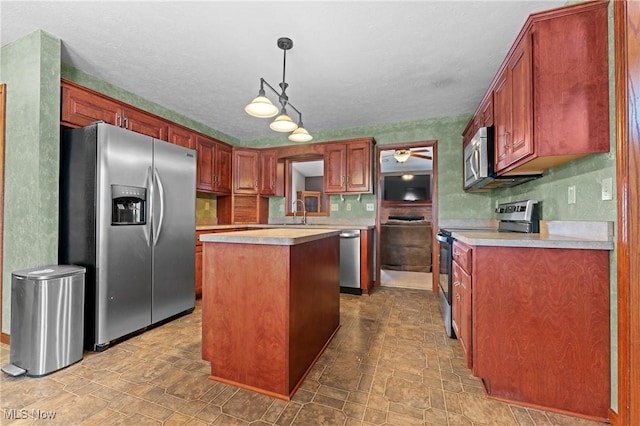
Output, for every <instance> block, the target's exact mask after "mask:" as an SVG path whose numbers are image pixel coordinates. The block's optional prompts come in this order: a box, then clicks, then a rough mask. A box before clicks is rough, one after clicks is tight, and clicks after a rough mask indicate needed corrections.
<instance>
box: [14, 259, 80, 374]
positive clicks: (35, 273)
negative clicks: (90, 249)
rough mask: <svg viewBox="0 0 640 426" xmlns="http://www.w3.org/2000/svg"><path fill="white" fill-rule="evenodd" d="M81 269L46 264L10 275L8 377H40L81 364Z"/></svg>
mask: <svg viewBox="0 0 640 426" xmlns="http://www.w3.org/2000/svg"><path fill="white" fill-rule="evenodd" d="M84 277H85V268H83V267H81V266H75V265H52V266H44V267H37V268H31V269H24V270H20V271H15V272H13V273H12V274H11V327H10V329H11V336H10V339H11V340H10V343H11V344H10V349H9V356H10V364H9V365H6V366H3V367H2V370H3V371H4V372H5V373H7V374H10V375H19V374H23V373H26V374H28V375H29V376H42V375H45V374H49V373H51V372H54V371H56V370H59V369H61V368H63V367H67V366H69V365H71V364H73V363H75V362H77V361H80V360H81V359H82V348H83V337H84Z"/></svg>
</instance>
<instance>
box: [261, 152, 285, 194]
mask: <svg viewBox="0 0 640 426" xmlns="http://www.w3.org/2000/svg"><path fill="white" fill-rule="evenodd" d="M259 185H260V195H282V194H279V192H280V191H279V190H278V189H279V187H278V152H277V151H276V150H275V149H265V150H262V151H260V179H259Z"/></svg>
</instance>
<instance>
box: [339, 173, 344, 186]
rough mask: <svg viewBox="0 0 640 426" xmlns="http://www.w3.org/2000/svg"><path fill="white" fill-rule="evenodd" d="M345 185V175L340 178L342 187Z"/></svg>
mask: <svg viewBox="0 0 640 426" xmlns="http://www.w3.org/2000/svg"><path fill="white" fill-rule="evenodd" d="M342 185H344V175H342V177H341V178H340V186H342Z"/></svg>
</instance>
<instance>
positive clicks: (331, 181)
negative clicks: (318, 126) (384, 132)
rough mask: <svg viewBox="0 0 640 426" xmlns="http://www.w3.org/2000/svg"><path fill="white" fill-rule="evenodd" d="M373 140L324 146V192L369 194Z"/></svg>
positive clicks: (370, 190) (371, 188) (358, 140)
mask: <svg viewBox="0 0 640 426" xmlns="http://www.w3.org/2000/svg"><path fill="white" fill-rule="evenodd" d="M373 145H374V142H373V139H372V138H365V139H353V140H349V141H342V142H335V143H328V144H326V146H325V151H324V189H325V192H326V193H328V194H343V193H350V192H351V193H370V192H372V191H373V185H372V160H371V159H372V151H373Z"/></svg>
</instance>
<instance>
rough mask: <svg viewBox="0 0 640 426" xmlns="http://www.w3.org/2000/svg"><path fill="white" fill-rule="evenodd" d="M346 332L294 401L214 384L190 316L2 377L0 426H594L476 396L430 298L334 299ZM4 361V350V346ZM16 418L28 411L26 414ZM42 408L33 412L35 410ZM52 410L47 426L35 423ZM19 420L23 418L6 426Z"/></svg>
mask: <svg viewBox="0 0 640 426" xmlns="http://www.w3.org/2000/svg"><path fill="white" fill-rule="evenodd" d="M341 323H342V327H341V329H340V331H339V332H338V333H337V334H336V337H335V338H334V340H333V341H332V343H331V344H330V346H329V347H328V348H327V350H326V351H325V353H324V354H323V355H322V356H321V358H320V360H319V362H318V363H317V364H316V366H315V367H314V368H313V370H312V371H311V373H310V375H309V376H308V377H307V379H306V380H305V382H304V383H303V385H302V386H301V388H300V389H299V390H298V392H297V393H296V394H295V396H294V398H293V401H291V402H285V401H281V400H278V399H274V398H270V397H267V396H264V395H260V394H257V393H252V392H249V391H245V390H242V389H238V388H235V387H232V386H229V385H224V384H220V383H216V382H213V381H211V380H209V379H208V378H207V374H208V372H209V365H208V363H206V362H203V361H201V360H200V331H201V315H200V308H199V305H198V307H197V308H196V310H195V311H194V312H193V313H192V314H189V315H187V316H184V317H182V318H180V319H178V320H175V321H173V322H171V323H168V324H165V325H164V326H161V327H158V328H155V329H153V330H150V331H147V332H146V333H144V334H141V335H138V336H135V337H133V338H131V339H129V340H127V341H125V342H122V343H120V344H118V345H115V346H113V347H111V348H110V349H108V350H106V351H104V352H102V353H85V356H84V359H83V360H82V361H81V362H78V363H76V364H74V365H72V366H69V367H68V368H65V369H63V370H60V371H58V372H55V373H52V374H49V375H47V376H45V377H42V378H39V379H35V378H28V377H21V378H9V377H7V376H5V375H4V374H2V377H1V378H0V394H1V402H0V405H1V407H0V408H2V413H0V424H3V425H4V424H12V425H14V424H15V425H18V424H62V425H76V424H84V425H136V426H137V425H147V424H148V425H158V424H165V425H183V424H187V425H206V424H214V425H247V424H251V425H279V426H285V425H305V426H306V425H314V426H315V425H331V426H334V425H344V426H349V425H394V426H403V425H427V424H428V425H430V424H434V425H489V424H491V425H516V424H520V425H597V424H599V423H595V422H590V421H585V420H581V419H578V418H574V417H569V416H564V415H559V414H555V413H549V412H544V411H539V410H533V409H527V408H524V407H521V406H517V405H509V404H505V403H501V402H497V401H493V400H489V399H487V398H485V397H484V395H483V393H482V390H481V388H480V386H479V383H478V380H477V379H476V378H474V377H473V376H472V375H471V373H470V371H469V370H468V369H467V368H466V367H465V362H464V360H463V359H462V353H461V351H460V349H459V346H458V343H457V341H456V340H452V339H449V338H447V337H446V335H445V333H444V331H443V323H442V319H441V317H440V313H439V312H438V306H437V302H436V299H435V298H434V297H433V294H432V293H431V292H430V291H424V290H411V289H400V288H379V289H378V290H377V291H375V292H374V293H373V294H372V295H371V296H369V297H358V296H353V295H341ZM0 358H1V359H0V361H1V362H2V363H6V362H8V359H9V349H8V346H7V345H4V344H3V345H1V352H0ZM23 410H24V411H23ZM38 410H39V411H38ZM49 412H51V413H54V414H55V419H54V420H55V421H51V420H42V419H36V418H34V415H37V414H38V413H40V415H41V416H42V415H44V414H46V413H49ZM23 414H24V415H25V416H26V417H27V418H26V419H23V420H14V419H12V418H11V417H12V416H13V417H14V418H15V417H16V416H22V415H23Z"/></svg>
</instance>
